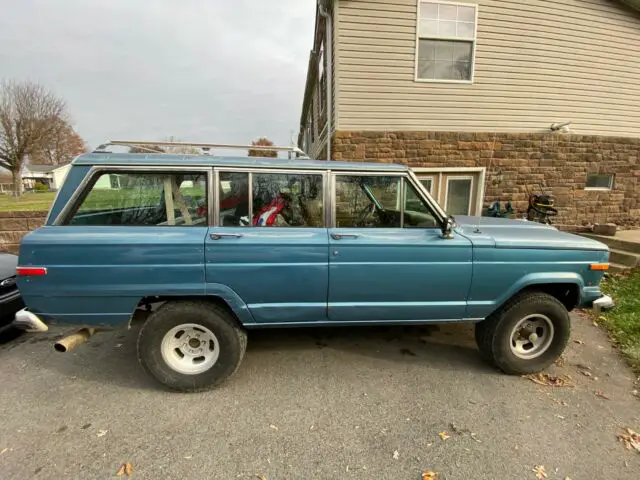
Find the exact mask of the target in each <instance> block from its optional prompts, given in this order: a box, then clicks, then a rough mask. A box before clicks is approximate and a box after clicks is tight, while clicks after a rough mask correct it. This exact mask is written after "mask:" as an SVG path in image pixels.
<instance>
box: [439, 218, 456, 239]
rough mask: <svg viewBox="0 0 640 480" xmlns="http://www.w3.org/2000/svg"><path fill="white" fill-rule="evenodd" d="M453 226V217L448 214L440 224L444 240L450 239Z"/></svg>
mask: <svg viewBox="0 0 640 480" xmlns="http://www.w3.org/2000/svg"><path fill="white" fill-rule="evenodd" d="M454 226H455V222H454V221H453V217H452V216H451V215H449V216H448V217H447V218H446V220H445V221H444V223H443V225H442V238H444V239H445V240H451V239H452V238H453V227H454Z"/></svg>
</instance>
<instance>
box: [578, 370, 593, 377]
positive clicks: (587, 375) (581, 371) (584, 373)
mask: <svg viewBox="0 0 640 480" xmlns="http://www.w3.org/2000/svg"><path fill="white" fill-rule="evenodd" d="M580 373H581V374H583V375H584V376H585V377H593V375H592V374H591V372H587V371H586V370H580Z"/></svg>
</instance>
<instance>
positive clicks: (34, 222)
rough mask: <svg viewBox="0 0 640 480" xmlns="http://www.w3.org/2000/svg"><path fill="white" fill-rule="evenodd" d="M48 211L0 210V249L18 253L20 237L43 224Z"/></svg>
mask: <svg viewBox="0 0 640 480" xmlns="http://www.w3.org/2000/svg"><path fill="white" fill-rule="evenodd" d="M47 213H48V212H0V250H2V251H5V252H11V253H16V254H17V253H18V249H19V248H20V239H21V238H22V237H23V236H24V235H26V234H27V233H28V232H30V231H31V230H33V229H34V228H38V227H41V226H42V225H44V221H45V219H46V218H47Z"/></svg>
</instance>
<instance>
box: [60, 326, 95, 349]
mask: <svg viewBox="0 0 640 480" xmlns="http://www.w3.org/2000/svg"><path fill="white" fill-rule="evenodd" d="M95 331H96V329H95V328H82V329H80V330H78V331H77V332H76V333H72V334H71V335H67V336H66V337H64V338H61V339H60V340H58V341H57V342H56V343H54V344H53V348H54V349H55V351H56V352H62V353H64V352H69V351H71V350H73V349H74V348H76V347H77V346H78V345H82V344H83V343H84V342H86V341H87V340H89V338H90V337H91V335H93V334H94V333H95Z"/></svg>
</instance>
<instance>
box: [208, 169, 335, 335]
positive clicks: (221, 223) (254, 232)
mask: <svg viewBox="0 0 640 480" xmlns="http://www.w3.org/2000/svg"><path fill="white" fill-rule="evenodd" d="M325 177H326V174H325V173H315V172H305V171H299V172H297V171H287V172H283V171H263V170H226V169H220V170H219V171H218V170H217V171H216V178H217V182H216V191H217V201H216V206H215V210H214V211H215V217H216V219H215V226H213V227H211V228H210V229H209V232H208V235H207V237H206V240H205V250H206V278H207V285H208V288H209V289H210V290H211V291H214V290H216V289H219V288H221V286H222V287H224V288H230V289H231V290H232V291H233V292H234V293H235V294H236V295H237V296H238V297H239V298H240V299H241V300H242V302H243V303H244V304H246V305H247V307H248V309H249V311H250V312H251V314H252V316H253V318H254V320H255V321H256V322H257V323H269V324H295V323H307V322H322V321H326V319H327V288H328V239H327V235H328V233H327V228H326V226H325V225H326V223H325V211H324V185H325Z"/></svg>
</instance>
